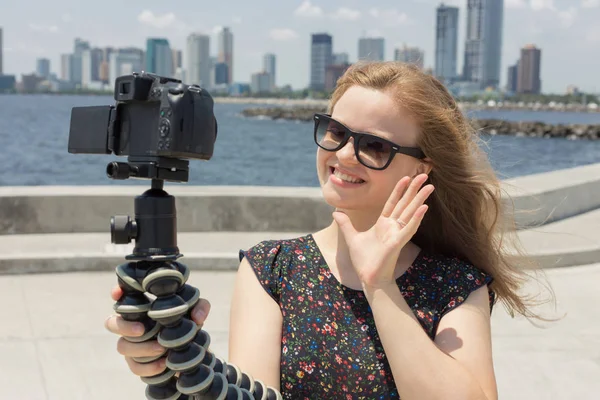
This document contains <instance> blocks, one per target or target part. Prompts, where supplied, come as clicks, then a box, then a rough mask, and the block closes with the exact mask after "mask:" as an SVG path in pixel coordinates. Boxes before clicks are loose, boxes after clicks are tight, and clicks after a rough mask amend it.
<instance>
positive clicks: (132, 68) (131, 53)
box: [108, 47, 170, 84]
mask: <svg viewBox="0 0 600 400" xmlns="http://www.w3.org/2000/svg"><path fill="white" fill-rule="evenodd" d="M143 58H144V52H143V50H141V49H136V48H133V47H130V48H123V49H119V51H115V52H112V53H111V54H110V56H109V61H108V80H109V83H111V84H114V82H115V80H116V79H117V78H118V77H119V76H122V75H129V74H132V73H134V72H140V71H141V70H142V69H143V68H144V67H143V66H144V64H143ZM169 61H170V59H169Z"/></svg>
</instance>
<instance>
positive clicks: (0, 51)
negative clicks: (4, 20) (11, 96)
mask: <svg viewBox="0 0 600 400" xmlns="http://www.w3.org/2000/svg"><path fill="white" fill-rule="evenodd" d="M2 43H3V42H2V28H0V76H2V74H3V73H4V72H3V69H2V62H3V61H2V53H3V52H4V47H2ZM13 86H14V85H13Z"/></svg>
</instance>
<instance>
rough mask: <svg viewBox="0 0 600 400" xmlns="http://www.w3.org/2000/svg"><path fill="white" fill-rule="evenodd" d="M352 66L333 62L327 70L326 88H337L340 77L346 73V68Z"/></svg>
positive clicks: (328, 89)
mask: <svg viewBox="0 0 600 400" xmlns="http://www.w3.org/2000/svg"><path fill="white" fill-rule="evenodd" d="M348 68H350V64H348V63H345V64H332V65H329V66H328V67H327V69H326V70H325V90H327V91H331V90H333V89H335V86H336V84H337V81H338V79H340V78H341V77H342V75H344V73H345V72H346V70H347V69H348Z"/></svg>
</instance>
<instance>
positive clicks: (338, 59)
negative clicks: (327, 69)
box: [333, 53, 350, 65]
mask: <svg viewBox="0 0 600 400" xmlns="http://www.w3.org/2000/svg"><path fill="white" fill-rule="evenodd" d="M348 60H350V57H348V53H334V54H333V63H334V64H336V65H340V64H348V62H349V61H348Z"/></svg>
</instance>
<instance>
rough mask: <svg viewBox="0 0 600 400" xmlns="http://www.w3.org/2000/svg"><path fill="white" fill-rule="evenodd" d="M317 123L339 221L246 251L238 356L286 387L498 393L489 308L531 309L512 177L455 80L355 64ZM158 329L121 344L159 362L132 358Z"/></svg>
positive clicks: (302, 391)
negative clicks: (492, 156)
mask: <svg viewBox="0 0 600 400" xmlns="http://www.w3.org/2000/svg"><path fill="white" fill-rule="evenodd" d="M313 133H314V137H315V143H316V148H317V157H316V159H317V171H318V177H319V181H320V184H321V188H322V191H323V196H324V199H325V201H326V202H327V203H328V204H330V205H331V206H333V207H335V212H334V213H333V218H332V221H331V224H330V225H329V226H328V227H326V228H325V229H323V230H321V231H318V232H314V233H311V234H309V235H306V236H303V237H299V238H295V239H292V240H270V241H264V242H261V243H259V244H257V245H256V246H254V247H252V248H250V249H248V250H247V251H241V252H240V260H241V262H240V266H239V269H238V272H237V280H236V284H235V291H234V297H233V300H232V309H231V320H230V340H229V346H230V347H229V362H231V363H234V364H236V365H237V366H239V367H240V369H241V370H242V371H244V372H246V373H248V374H250V375H251V376H253V377H254V378H255V379H260V380H261V381H263V382H264V383H266V384H267V385H269V386H272V387H274V388H277V389H279V390H280V391H281V393H282V395H283V398H284V399H397V398H402V399H404V400H410V399H416V400H424V399H460V400H469V399H478V400H479V399H487V400H494V399H497V388H496V380H495V375H494V369H493V361H492V347H491V332H490V313H491V310H492V308H493V306H494V303H496V302H497V301H498V300H500V301H502V302H503V303H504V304H505V306H506V307H507V308H508V309H509V311H511V312H516V313H520V314H523V315H525V316H531V315H532V313H531V312H530V311H529V309H528V307H527V304H526V303H525V300H524V299H523V298H521V297H520V296H519V295H518V294H517V289H518V288H519V287H520V285H521V283H522V281H523V275H522V273H521V272H519V271H520V270H521V269H520V268H517V266H516V265H514V262H515V261H514V260H515V259H514V258H511V257H509V256H507V254H505V252H504V251H505V246H504V245H503V243H504V236H505V235H507V234H509V233H510V230H509V229H510V227H511V226H513V225H514V224H512V223H511V222H512V221H511V220H510V216H509V214H508V213H507V212H506V210H504V208H503V203H502V201H501V197H500V182H499V180H498V179H497V177H496V175H495V174H494V171H493V169H492V168H491V166H490V164H489V163H488V161H487V158H486V155H485V153H484V152H483V151H482V150H481V149H480V147H479V145H478V137H477V135H476V132H475V131H474V129H473V128H472V127H471V126H470V124H469V122H468V120H467V119H466V118H465V116H464V115H463V114H462V112H461V110H460V109H459V108H458V107H457V104H456V102H455V101H454V99H453V98H452V96H451V95H450V94H449V93H448V91H447V90H446V89H445V87H444V86H443V85H442V84H440V83H439V82H438V81H437V80H436V79H435V78H433V77H431V76H428V75H426V74H424V73H422V72H421V71H419V70H418V69H416V68H414V67H412V66H410V65H407V64H402V63H394V62H382V63H366V64H362V63H361V64H356V65H354V66H353V67H351V68H350V69H349V70H348V71H347V72H346V73H345V75H344V76H343V77H342V78H340V80H339V81H338V83H337V87H336V89H335V91H334V92H333V95H332V97H331V103H330V111H329V113H328V114H322V115H319V114H317V115H315V120H314V132H313ZM505 230H506V231H505ZM120 295H121V293H120V291H119V290H118V289H115V290H114V291H113V298H115V299H118V298H119V297H120ZM195 311H197V312H198V313H199V315H198V316H197V317H196V322H197V323H199V324H201V323H202V322H203V321H204V318H205V317H206V314H208V311H209V304H208V302H207V301H205V300H203V301H201V302H200V303H199V305H198V306H197V307H196V310H195ZM200 314H201V315H200ZM107 327H108V329H110V330H111V331H113V332H115V333H117V334H120V335H131V334H133V332H132V330H131V329H132V327H133V324H130V323H126V322H124V321H122V320H120V319H119V318H118V317H112V318H110V319H109V320H108V322H107ZM153 345H156V343H142V344H134V343H129V342H126V341H124V340H122V339H121V340H120V342H119V351H120V352H121V353H122V354H124V355H125V356H126V359H127V362H128V363H129V366H130V368H131V370H132V371H133V372H134V373H136V374H138V375H142V376H148V375H155V374H157V373H160V372H161V371H162V370H163V369H164V368H165V367H164V362H162V361H157V362H154V363H152V364H144V365H142V364H137V363H135V362H134V361H133V360H132V359H131V357H140V356H148V355H152V354H156V352H158V353H160V351H161V350H160V349H158V350H152V346H153Z"/></svg>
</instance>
